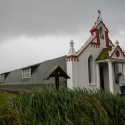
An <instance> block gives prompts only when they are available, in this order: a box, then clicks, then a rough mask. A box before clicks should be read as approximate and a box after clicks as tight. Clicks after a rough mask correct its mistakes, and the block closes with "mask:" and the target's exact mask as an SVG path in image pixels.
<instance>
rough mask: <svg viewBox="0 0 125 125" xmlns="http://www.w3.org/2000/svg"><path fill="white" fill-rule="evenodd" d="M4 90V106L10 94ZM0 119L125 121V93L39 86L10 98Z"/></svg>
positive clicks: (17, 122)
mask: <svg viewBox="0 0 125 125" xmlns="http://www.w3.org/2000/svg"><path fill="white" fill-rule="evenodd" d="M4 94H5V95H4V96H5V97H6V99H5V101H3V103H2V104H3V106H5V103H6V100H8V98H9V95H8V94H7V93H4ZM4 96H3V97H4ZM3 97H2V98H3ZM3 100H4V99H3ZM0 122H1V123H0V125H125V97H120V96H117V95H113V94H112V93H110V92H103V91H101V90H97V91H92V90H87V89H79V88H77V89H74V90H70V89H66V88H63V87H62V88H60V89H59V90H55V89H52V88H47V89H45V88H44V89H43V88H36V89H34V91H33V92H32V93H28V92H21V93H20V94H19V95H17V96H15V97H14V98H12V99H11V100H10V101H8V102H7V104H6V108H5V109H4V111H2V117H1V119H0Z"/></svg>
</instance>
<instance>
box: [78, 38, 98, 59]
mask: <svg viewBox="0 0 125 125" xmlns="http://www.w3.org/2000/svg"><path fill="white" fill-rule="evenodd" d="M95 38H96V36H95V37H94V38H93V39H92V40H91V41H90V42H89V43H88V45H87V46H86V47H85V48H84V49H83V50H82V51H81V52H80V53H79V54H78V57H79V56H80V55H81V54H82V52H83V51H84V50H85V49H86V48H87V47H88V46H89V44H91V42H92V41H93V40H94V39H95Z"/></svg>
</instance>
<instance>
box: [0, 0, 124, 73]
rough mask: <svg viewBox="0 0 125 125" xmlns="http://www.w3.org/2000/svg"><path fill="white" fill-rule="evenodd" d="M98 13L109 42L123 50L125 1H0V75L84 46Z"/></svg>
mask: <svg viewBox="0 0 125 125" xmlns="http://www.w3.org/2000/svg"><path fill="white" fill-rule="evenodd" d="M98 9H100V10H101V17H102V19H103V22H104V23H105V24H106V26H107V28H108V29H109V38H110V39H111V40H112V42H113V43H115V41H116V39H118V41H119V43H120V45H121V47H122V48H123V49H125V0H0V73H3V72H7V71H11V70H15V69H18V68H22V67H25V66H28V65H32V64H35V63H40V62H43V61H45V60H49V59H53V58H57V57H60V56H63V55H66V54H67V53H68V51H69V48H70V45H69V42H70V40H71V39H73V41H74V43H75V45H74V47H75V50H76V51H77V50H78V49H80V48H81V46H83V45H84V43H85V42H86V40H87V38H88V37H89V36H90V29H91V28H92V26H93V24H94V22H95V21H96V19H97V17H98V13H97V10H98Z"/></svg>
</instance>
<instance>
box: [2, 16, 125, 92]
mask: <svg viewBox="0 0 125 125" xmlns="http://www.w3.org/2000/svg"><path fill="white" fill-rule="evenodd" d="M109 36H110V34H109V29H108V28H107V27H106V25H105V23H104V22H103V20H102V18H101V17H100V15H99V17H98V18H97V19H96V21H95V23H94V25H93V26H92V27H90V37H89V38H88V39H87V41H86V42H85V41H83V43H84V44H83V46H82V47H81V48H80V49H79V50H78V51H77V52H76V51H75V44H74V41H73V40H71V41H70V48H69V52H68V54H66V55H64V56H61V57H58V58H56V59H52V60H47V61H44V62H41V63H38V64H34V65H29V66H26V67H22V68H20V69H16V70H13V71H8V72H4V73H2V74H0V88H14V89H27V88H32V87H34V86H45V85H55V78H56V82H57V83H59V85H62V84H66V86H67V87H68V88H70V89H73V88H75V87H80V88H83V87H84V88H87V89H97V88H101V89H103V90H104V91H108V90H109V91H111V92H112V93H114V94H116V93H120V90H119V86H118V85H117V84H116V83H115V78H116V73H118V72H121V73H123V75H125V53H124V51H123V49H122V48H121V47H120V45H119V42H118V40H116V42H115V44H114V43H113V42H112V41H111V39H110V37H109ZM60 71H61V72H60ZM55 73H56V74H57V75H55ZM58 73H59V74H58ZM56 76H58V78H57V77H56ZM58 80H59V81H58Z"/></svg>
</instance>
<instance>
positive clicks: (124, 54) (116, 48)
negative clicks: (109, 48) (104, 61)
mask: <svg viewBox="0 0 125 125" xmlns="http://www.w3.org/2000/svg"><path fill="white" fill-rule="evenodd" d="M117 48H119V49H120V51H121V52H122V54H123V55H124V57H125V54H124V53H123V51H122V49H121V48H120V46H119V45H118V46H117V47H116V48H115V50H117ZM115 50H114V52H113V53H112V55H111V56H110V58H111V57H112V56H113V54H114V53H115Z"/></svg>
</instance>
